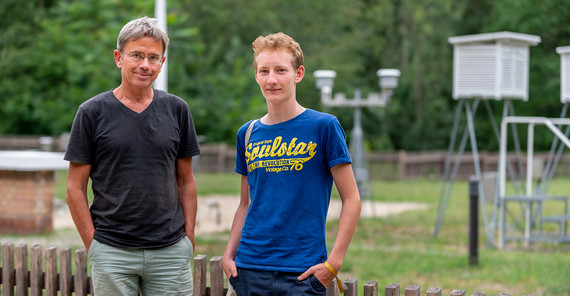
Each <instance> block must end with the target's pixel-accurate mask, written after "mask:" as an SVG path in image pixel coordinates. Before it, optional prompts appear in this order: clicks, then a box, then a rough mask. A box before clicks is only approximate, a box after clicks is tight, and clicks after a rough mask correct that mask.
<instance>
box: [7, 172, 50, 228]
mask: <svg viewBox="0 0 570 296" xmlns="http://www.w3.org/2000/svg"><path fill="white" fill-rule="evenodd" d="M54 186H55V173H54V172H53V171H6V170H0V233H14V234H38V233H42V232H50V231H52V230H53V221H52V219H53V218H52V215H53V200H54Z"/></svg>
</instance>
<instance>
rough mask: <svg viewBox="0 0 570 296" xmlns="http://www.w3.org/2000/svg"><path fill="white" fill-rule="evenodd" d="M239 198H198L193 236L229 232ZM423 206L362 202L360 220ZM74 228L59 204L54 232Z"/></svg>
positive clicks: (336, 206)
mask: <svg viewBox="0 0 570 296" xmlns="http://www.w3.org/2000/svg"><path fill="white" fill-rule="evenodd" d="M238 204H239V197H237V196H233V195H232V196H228V195H213V196H205V197H199V198H198V215H197V218H196V235H200V234H209V233H217V232H224V231H229V230H230V227H231V225H232V220H233V217H234V213H235V210H236V208H237V206H238ZM427 208H428V205H426V204H420V203H410V202H390V203H388V202H370V201H364V202H363V203H362V213H361V218H366V217H386V216H389V215H395V214H399V213H403V212H406V211H410V210H425V209H427ZM340 209H341V203H340V200H338V199H333V200H331V203H330V207H329V214H328V216H327V220H331V219H338V217H339V215H340ZM67 227H71V228H73V227H74V224H73V220H72V219H71V215H70V214H69V211H68V210H67V207H66V206H65V205H61V204H60V205H58V206H57V207H56V211H55V213H54V229H61V228H67Z"/></svg>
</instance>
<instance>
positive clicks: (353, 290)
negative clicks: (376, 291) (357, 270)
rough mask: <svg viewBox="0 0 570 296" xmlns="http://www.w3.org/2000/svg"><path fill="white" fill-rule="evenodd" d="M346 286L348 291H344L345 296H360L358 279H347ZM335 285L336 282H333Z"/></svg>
mask: <svg viewBox="0 0 570 296" xmlns="http://www.w3.org/2000/svg"><path fill="white" fill-rule="evenodd" d="M344 283H345V284H346V290H345V291H344V296H358V280H357V279H347V280H346V281H344ZM332 284H333V285H335V284H336V281H334V280H333V282H332Z"/></svg>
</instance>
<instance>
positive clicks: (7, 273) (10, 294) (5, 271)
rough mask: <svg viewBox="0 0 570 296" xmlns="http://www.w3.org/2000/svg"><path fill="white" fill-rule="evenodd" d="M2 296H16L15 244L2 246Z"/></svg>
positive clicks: (8, 243) (10, 243) (9, 243)
mask: <svg viewBox="0 0 570 296" xmlns="http://www.w3.org/2000/svg"><path fill="white" fill-rule="evenodd" d="M2 260H3V261H2V262H3V264H2V295H5V296H14V284H15V283H16V279H15V274H14V243H12V242H7V243H5V244H4V246H2Z"/></svg>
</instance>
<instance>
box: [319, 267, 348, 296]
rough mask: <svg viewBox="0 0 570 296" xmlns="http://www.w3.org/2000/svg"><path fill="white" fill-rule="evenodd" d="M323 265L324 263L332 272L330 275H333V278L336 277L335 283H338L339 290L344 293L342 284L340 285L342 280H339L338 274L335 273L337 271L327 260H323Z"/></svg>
mask: <svg viewBox="0 0 570 296" xmlns="http://www.w3.org/2000/svg"><path fill="white" fill-rule="evenodd" d="M323 265H324V266H325V267H326V268H327V269H328V270H329V271H330V272H331V273H332V275H333V276H334V277H335V279H336V284H337V285H338V290H339V291H340V292H341V293H344V288H343V286H342V281H341V280H340V278H339V277H338V275H337V274H338V272H337V271H336V270H335V269H334V267H332V265H331V264H330V263H329V262H328V261H325V262H324V263H323Z"/></svg>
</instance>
